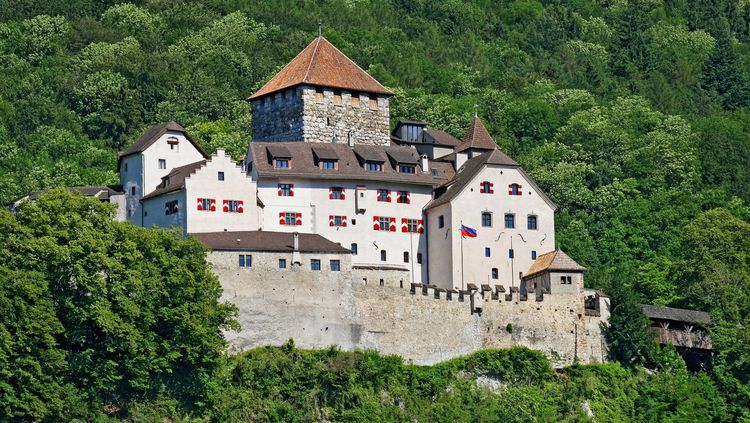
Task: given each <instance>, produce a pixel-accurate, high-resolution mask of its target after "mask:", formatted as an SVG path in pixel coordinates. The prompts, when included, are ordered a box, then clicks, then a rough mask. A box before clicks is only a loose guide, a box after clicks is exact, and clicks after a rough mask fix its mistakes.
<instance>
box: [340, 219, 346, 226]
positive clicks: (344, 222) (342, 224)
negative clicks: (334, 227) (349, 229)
mask: <svg viewBox="0 0 750 423" xmlns="http://www.w3.org/2000/svg"><path fill="white" fill-rule="evenodd" d="M341 226H343V227H345V228H346V216H341Z"/></svg>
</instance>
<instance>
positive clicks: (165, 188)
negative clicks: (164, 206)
mask: <svg viewBox="0 0 750 423" xmlns="http://www.w3.org/2000/svg"><path fill="white" fill-rule="evenodd" d="M205 164H206V160H199V161H197V162H195V163H190V164H186V165H184V166H180V167H176V168H174V169H172V171H171V172H169V174H167V176H165V177H163V178H161V179H162V182H161V184H159V186H158V187H156V189H155V190H153V191H151V192H150V193H149V194H148V195H145V196H143V198H141V200H147V199H149V198H154V197H158V196H160V195H164V194H168V193H170V192H175V191H179V190H181V189H183V188H185V180H186V179H187V178H189V177H190V176H191V175H192V174H194V173H195V172H196V171H197V170H198V169H200V168H201V167H202V166H203V165H205Z"/></svg>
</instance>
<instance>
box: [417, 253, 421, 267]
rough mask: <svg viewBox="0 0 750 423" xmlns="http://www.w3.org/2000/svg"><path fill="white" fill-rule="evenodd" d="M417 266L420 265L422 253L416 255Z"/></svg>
mask: <svg viewBox="0 0 750 423" xmlns="http://www.w3.org/2000/svg"><path fill="white" fill-rule="evenodd" d="M417 264H422V253H417Z"/></svg>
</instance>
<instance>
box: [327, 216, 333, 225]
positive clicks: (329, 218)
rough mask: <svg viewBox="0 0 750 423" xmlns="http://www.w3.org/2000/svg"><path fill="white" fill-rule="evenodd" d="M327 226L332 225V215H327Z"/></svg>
mask: <svg viewBox="0 0 750 423" xmlns="http://www.w3.org/2000/svg"><path fill="white" fill-rule="evenodd" d="M328 226H333V215H332V214H331V215H328Z"/></svg>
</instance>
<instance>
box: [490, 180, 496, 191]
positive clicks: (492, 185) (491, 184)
mask: <svg viewBox="0 0 750 423" xmlns="http://www.w3.org/2000/svg"><path fill="white" fill-rule="evenodd" d="M494 193H495V184H493V183H492V182H490V194H494Z"/></svg>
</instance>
